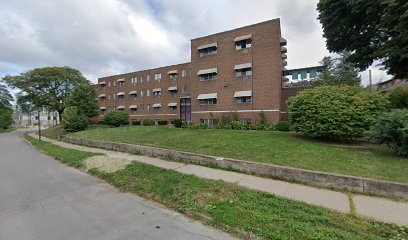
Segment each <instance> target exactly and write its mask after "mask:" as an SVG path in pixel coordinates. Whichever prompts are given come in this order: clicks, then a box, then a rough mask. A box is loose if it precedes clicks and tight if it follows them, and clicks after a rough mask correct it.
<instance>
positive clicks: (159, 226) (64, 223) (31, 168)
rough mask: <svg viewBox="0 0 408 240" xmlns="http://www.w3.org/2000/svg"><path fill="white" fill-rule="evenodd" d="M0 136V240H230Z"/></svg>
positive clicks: (16, 137) (16, 136) (17, 136)
mask: <svg viewBox="0 0 408 240" xmlns="http://www.w3.org/2000/svg"><path fill="white" fill-rule="evenodd" d="M22 133H23V132H22V131H16V132H12V133H5V134H0V239H1V240H9V239H10V240H25V239H30V240H31V239H33V240H34V239H35V240H37V239H38V240H46V239H50V240H51V239H52V240H64V239H67V240H68V239H69V240H81V239H92V240H96V239H177V240H183V239H189V240H190V239H232V238H231V237H230V236H229V235H227V234H225V233H222V232H220V231H218V230H214V229H211V228H209V227H206V226H203V225H202V224H201V223H198V222H192V221H191V220H189V219H187V218H185V217H183V216H181V215H179V214H178V213H176V212H173V211H170V210H167V209H164V208H161V207H159V206H157V205H154V204H153V203H150V202H147V201H146V200H144V199H142V198H139V197H137V196H135V195H133V194H129V193H121V192H118V191H117V190H116V189H115V188H114V187H112V186H110V185H109V184H106V183H103V182H102V181H100V180H99V179H97V178H95V177H92V176H89V175H87V174H86V173H83V172H81V171H79V170H77V169H74V168H70V167H67V166H65V165H63V164H61V163H59V162H57V161H55V160H54V159H52V158H51V157H49V156H47V155H45V154H43V153H41V152H39V151H37V150H36V149H33V148H32V147H31V146H30V145H29V144H28V143H26V142H25V141H24V139H23V138H22Z"/></svg>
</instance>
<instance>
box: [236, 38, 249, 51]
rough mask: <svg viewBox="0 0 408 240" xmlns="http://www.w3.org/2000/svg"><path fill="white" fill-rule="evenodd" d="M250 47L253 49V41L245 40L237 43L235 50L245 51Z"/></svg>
mask: <svg viewBox="0 0 408 240" xmlns="http://www.w3.org/2000/svg"><path fill="white" fill-rule="evenodd" d="M250 47H252V40H251V39H245V40H241V41H238V42H235V49H236V50H240V49H244V48H250Z"/></svg>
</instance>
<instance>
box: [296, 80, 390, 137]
mask: <svg viewBox="0 0 408 240" xmlns="http://www.w3.org/2000/svg"><path fill="white" fill-rule="evenodd" d="M387 107H388V101H387V99H386V98H385V97H384V96H383V95H382V94H380V93H376V92H369V91H367V90H363V89H362V88H360V87H355V86H346V85H343V86H320V87H315V88H311V89H307V90H304V91H302V92H300V93H299V94H298V95H297V96H295V97H291V98H289V100H288V109H289V112H290V113H291V114H290V118H291V121H292V126H293V128H294V130H296V131H298V132H301V133H303V134H305V135H307V136H311V137H316V138H337V139H343V140H347V139H353V138H358V137H362V136H363V133H364V132H365V131H366V130H368V129H369V127H370V126H371V125H372V124H373V123H374V121H375V119H376V117H377V115H378V114H379V113H381V112H382V111H384V110H385V109H386V108H387Z"/></svg>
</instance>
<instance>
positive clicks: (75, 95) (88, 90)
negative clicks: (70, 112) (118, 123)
mask: <svg viewBox="0 0 408 240" xmlns="http://www.w3.org/2000/svg"><path fill="white" fill-rule="evenodd" d="M96 98H97V94H96V91H95V89H94V87H93V86H92V85H91V84H89V83H84V84H81V85H79V86H77V87H76V88H75V89H74V91H73V92H72V94H71V97H70V98H69V99H68V101H67V105H68V106H70V107H74V106H75V107H78V110H79V111H80V113H83V114H85V116H87V117H88V118H92V117H96V116H98V113H99V112H98V101H97V100H96Z"/></svg>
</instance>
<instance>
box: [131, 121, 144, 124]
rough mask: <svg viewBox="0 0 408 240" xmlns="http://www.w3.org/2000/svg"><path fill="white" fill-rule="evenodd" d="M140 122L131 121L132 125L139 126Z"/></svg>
mask: <svg viewBox="0 0 408 240" xmlns="http://www.w3.org/2000/svg"><path fill="white" fill-rule="evenodd" d="M141 123H142V122H141V121H140V120H133V121H132V125H140V124H141Z"/></svg>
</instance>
